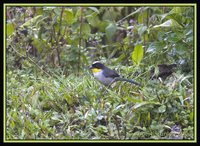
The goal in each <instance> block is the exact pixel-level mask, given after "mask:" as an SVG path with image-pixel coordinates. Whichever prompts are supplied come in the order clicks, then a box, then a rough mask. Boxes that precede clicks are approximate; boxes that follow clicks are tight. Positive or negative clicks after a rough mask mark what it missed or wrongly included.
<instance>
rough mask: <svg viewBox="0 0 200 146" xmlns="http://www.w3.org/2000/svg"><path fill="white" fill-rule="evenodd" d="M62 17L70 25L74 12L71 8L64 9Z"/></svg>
mask: <svg viewBox="0 0 200 146" xmlns="http://www.w3.org/2000/svg"><path fill="white" fill-rule="evenodd" d="M64 19H65V21H66V23H67V24H69V25H71V24H72V23H73V22H74V14H73V11H72V9H65V11H64Z"/></svg>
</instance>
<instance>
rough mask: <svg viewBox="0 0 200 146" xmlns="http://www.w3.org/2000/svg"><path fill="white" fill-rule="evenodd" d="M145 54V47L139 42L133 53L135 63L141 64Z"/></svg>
mask: <svg viewBox="0 0 200 146" xmlns="http://www.w3.org/2000/svg"><path fill="white" fill-rule="evenodd" d="M143 56H144V49H143V47H142V45H140V44H139V45H137V46H136V47H135V48H134V51H133V53H132V61H133V62H134V63H135V64H139V63H140V62H141V60H142V58H143Z"/></svg>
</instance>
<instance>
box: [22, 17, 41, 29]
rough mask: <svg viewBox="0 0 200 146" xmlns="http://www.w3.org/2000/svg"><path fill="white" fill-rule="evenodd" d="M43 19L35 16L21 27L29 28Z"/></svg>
mask: <svg viewBox="0 0 200 146" xmlns="http://www.w3.org/2000/svg"><path fill="white" fill-rule="evenodd" d="M41 18H42V15H38V16H35V17H34V18H32V19H30V20H28V21H27V22H25V23H24V24H22V25H21V26H20V27H29V26H30V25H33V24H36V23H37V21H40V20H41Z"/></svg>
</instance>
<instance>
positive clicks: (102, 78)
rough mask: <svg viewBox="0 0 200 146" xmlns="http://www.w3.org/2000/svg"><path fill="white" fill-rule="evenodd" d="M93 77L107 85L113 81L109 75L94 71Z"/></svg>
mask: <svg viewBox="0 0 200 146" xmlns="http://www.w3.org/2000/svg"><path fill="white" fill-rule="evenodd" d="M94 77H95V78H96V79H97V80H98V81H99V82H101V83H102V84H104V85H106V86H108V85H109V84H110V83H111V82H112V81H113V78H109V77H107V78H106V77H105V76H104V75H103V73H102V71H101V72H97V73H94Z"/></svg>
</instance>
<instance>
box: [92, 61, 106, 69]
mask: <svg viewBox="0 0 200 146" xmlns="http://www.w3.org/2000/svg"><path fill="white" fill-rule="evenodd" d="M104 67H105V66H104V65H103V64H102V63H101V62H99V61H95V62H93V63H92V65H91V66H90V69H93V68H97V69H103V68H104Z"/></svg>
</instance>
